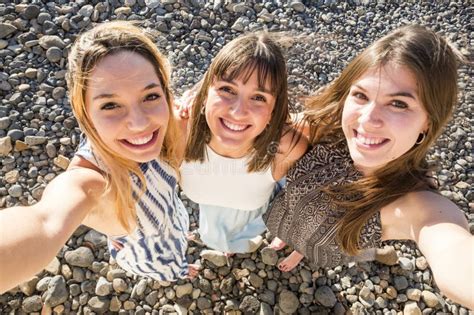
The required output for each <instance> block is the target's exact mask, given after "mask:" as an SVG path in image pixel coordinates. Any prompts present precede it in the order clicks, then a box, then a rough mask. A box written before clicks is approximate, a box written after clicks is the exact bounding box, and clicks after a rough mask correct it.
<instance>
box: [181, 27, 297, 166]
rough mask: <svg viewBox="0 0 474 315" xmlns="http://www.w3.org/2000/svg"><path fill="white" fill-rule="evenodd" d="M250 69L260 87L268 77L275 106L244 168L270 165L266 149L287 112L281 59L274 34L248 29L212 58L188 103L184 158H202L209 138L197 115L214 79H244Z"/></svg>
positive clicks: (277, 134)
mask: <svg viewBox="0 0 474 315" xmlns="http://www.w3.org/2000/svg"><path fill="white" fill-rule="evenodd" d="M254 71H257V77H258V85H259V86H260V87H265V84H266V82H267V80H269V82H270V87H271V92H272V93H273V95H274V96H275V107H274V108H273V112H272V117H271V119H270V122H269V124H268V127H267V128H265V130H264V131H263V132H262V133H261V134H260V135H258V136H257V137H256V138H255V140H254V143H253V148H252V152H250V154H251V158H250V159H249V162H248V171H249V172H253V171H261V170H265V169H267V168H268V167H269V166H270V165H271V163H272V162H273V159H274V157H275V155H274V154H269V152H270V151H271V148H272V146H275V143H279V142H280V138H281V136H282V130H283V126H284V124H285V122H286V121H287V119H288V117H289V112H288V85H287V79H286V77H287V72H286V63H285V59H284V57H283V53H282V50H281V48H280V46H279V45H278V44H277V42H276V40H275V39H274V36H273V35H272V34H271V33H267V32H255V33H250V34H247V35H243V36H240V37H238V38H236V39H234V40H232V41H231V42H229V43H228V44H227V45H225V46H224V47H223V48H222V49H221V50H220V51H219V53H218V54H217V56H216V57H215V58H214V60H213V61H212V64H211V66H210V67H209V69H208V70H207V72H206V74H205V75H204V78H203V80H202V83H201V86H200V88H199V91H198V92H197V94H196V97H195V99H194V102H193V105H192V108H193V110H192V114H191V122H192V123H191V131H190V135H189V137H188V141H187V145H186V152H185V160H186V161H188V162H189V161H196V160H197V161H201V162H202V161H204V159H205V156H204V155H205V146H206V143H208V142H209V141H210V138H211V134H210V130H209V126H208V125H207V122H206V118H205V116H204V115H201V110H202V108H203V107H204V105H205V103H206V99H207V95H208V91H209V88H210V86H211V85H212V83H213V82H214V80H219V79H222V78H225V79H226V80H233V79H235V78H238V77H242V79H243V81H244V82H246V81H247V80H248V79H249V78H250V76H251V75H252V73H253V72H254Z"/></svg>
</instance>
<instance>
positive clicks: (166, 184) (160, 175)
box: [76, 142, 189, 281]
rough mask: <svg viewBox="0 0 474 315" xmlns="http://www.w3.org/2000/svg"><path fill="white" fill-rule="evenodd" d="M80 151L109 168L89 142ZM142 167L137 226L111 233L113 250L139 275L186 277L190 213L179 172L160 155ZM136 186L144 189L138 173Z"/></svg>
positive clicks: (120, 261) (136, 190)
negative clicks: (179, 184) (119, 246)
mask: <svg viewBox="0 0 474 315" xmlns="http://www.w3.org/2000/svg"><path fill="white" fill-rule="evenodd" d="M76 155H79V156H81V157H82V158H85V159H86V160H88V161H90V162H91V163H93V164H95V165H96V166H97V167H99V168H100V169H102V170H104V171H106V167H105V165H104V164H103V163H102V162H101V161H100V160H99V159H98V157H97V156H96V155H94V153H93V152H92V150H91V149H90V147H89V145H88V143H86V142H83V143H81V145H80V147H79V149H78V151H77V152H76ZM140 169H141V171H142V172H143V174H144V176H145V181H146V191H145V193H144V194H142V195H141V197H140V199H139V200H138V202H137V204H136V212H137V227H136V228H135V230H134V231H133V233H131V234H129V235H124V236H114V237H112V236H109V238H108V240H109V251H110V254H111V255H112V257H114V259H115V260H116V261H117V263H118V264H119V266H120V267H122V268H123V269H124V270H126V271H129V272H131V273H134V274H136V275H140V276H147V277H150V278H152V279H155V280H161V281H173V280H176V279H178V278H184V277H186V276H187V274H188V263H187V261H186V249H187V240H186V233H187V231H188V228H189V217H188V213H187V211H186V208H185V207H184V205H183V203H182V202H181V200H180V199H179V198H178V195H177V186H176V184H177V181H176V172H175V171H174V169H173V168H172V167H171V166H170V165H168V164H167V163H165V162H164V161H161V160H159V159H157V160H153V161H150V162H147V163H140ZM132 187H133V191H134V194H135V196H136V195H137V194H139V193H140V191H141V190H140V187H139V181H138V179H137V178H136V176H132ZM111 240H113V241H116V242H119V243H121V244H122V245H123V248H122V249H120V250H116V249H115V248H114V247H113V246H112V245H111V242H110V241H111Z"/></svg>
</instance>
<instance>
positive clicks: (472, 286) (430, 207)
mask: <svg viewBox="0 0 474 315" xmlns="http://www.w3.org/2000/svg"><path fill="white" fill-rule="evenodd" d="M399 199H400V200H396V201H395V202H394V203H393V204H391V205H389V206H388V207H385V208H384V209H383V210H382V232H383V238H384V239H411V240H414V241H415V242H416V243H417V245H418V247H419V249H420V250H421V252H422V253H423V255H424V256H425V257H426V259H427V261H428V263H429V265H430V267H431V270H432V271H433V275H434V277H435V280H436V284H437V286H438V287H439V288H440V290H441V291H442V292H443V293H444V294H445V295H446V296H447V297H449V298H450V299H452V300H453V301H455V302H457V303H460V304H461V305H464V306H467V307H468V308H470V309H474V236H473V235H471V233H470V232H469V229H468V223H467V220H466V218H465V216H464V214H463V213H462V211H461V210H460V209H459V208H458V207H457V206H456V205H455V204H454V203H452V202H451V201H449V200H448V199H447V198H445V197H443V196H441V195H439V194H436V193H433V192H428V191H422V192H414V193H410V194H408V195H406V196H404V197H402V198H399Z"/></svg>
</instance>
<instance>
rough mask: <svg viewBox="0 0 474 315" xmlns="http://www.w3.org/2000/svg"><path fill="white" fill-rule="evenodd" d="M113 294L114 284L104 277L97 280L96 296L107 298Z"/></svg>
mask: <svg viewBox="0 0 474 315" xmlns="http://www.w3.org/2000/svg"><path fill="white" fill-rule="evenodd" d="M111 292H112V283H110V282H109V281H107V279H105V278H104V277H100V278H99V280H97V285H96V287H95V294H97V295H98V296H107V295H109V294H110V293H111Z"/></svg>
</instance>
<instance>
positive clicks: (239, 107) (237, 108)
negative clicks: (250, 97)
mask: <svg viewBox="0 0 474 315" xmlns="http://www.w3.org/2000/svg"><path fill="white" fill-rule="evenodd" d="M231 106H232V108H231V113H232V115H233V116H234V117H237V116H245V115H246V114H247V101H246V100H245V99H244V98H243V97H238V98H236V100H235V102H233V103H232V105H231Z"/></svg>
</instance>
